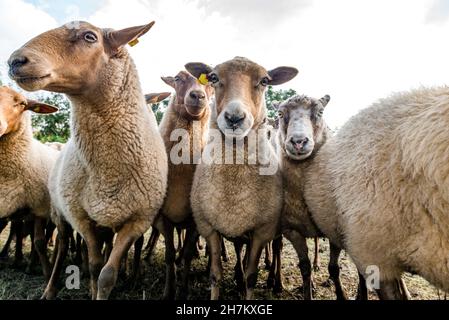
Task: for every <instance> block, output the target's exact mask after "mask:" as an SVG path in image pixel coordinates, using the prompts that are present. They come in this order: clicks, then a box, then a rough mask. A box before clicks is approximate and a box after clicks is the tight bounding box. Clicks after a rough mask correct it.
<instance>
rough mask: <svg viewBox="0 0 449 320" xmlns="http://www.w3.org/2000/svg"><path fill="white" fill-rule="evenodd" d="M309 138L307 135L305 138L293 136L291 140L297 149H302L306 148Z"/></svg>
mask: <svg viewBox="0 0 449 320" xmlns="http://www.w3.org/2000/svg"><path fill="white" fill-rule="evenodd" d="M309 141H310V140H309V138H307V137H305V138H302V137H292V138H291V139H290V142H291V144H292V145H293V146H294V147H295V149H297V150H302V149H304V148H305V147H306V146H307V144H308V143H309Z"/></svg>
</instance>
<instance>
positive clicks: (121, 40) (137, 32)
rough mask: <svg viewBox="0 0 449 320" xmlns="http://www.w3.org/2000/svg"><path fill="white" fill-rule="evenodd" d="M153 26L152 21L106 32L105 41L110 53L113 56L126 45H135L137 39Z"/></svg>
mask: <svg viewBox="0 0 449 320" xmlns="http://www.w3.org/2000/svg"><path fill="white" fill-rule="evenodd" d="M154 24H155V22H154V21H153V22H150V23H149V24H146V25H143V26H137V27H131V28H126V29H122V30H117V31H109V30H108V31H106V34H105V41H106V42H107V44H108V45H109V47H110V49H111V53H112V54H115V53H116V52H117V51H118V50H119V49H120V48H121V47H123V46H125V45H126V44H129V45H130V46H134V45H136V44H137V43H138V42H139V41H138V39H139V38H140V37H141V36H143V35H144V34H145V33H147V32H148V31H150V29H151V28H152V27H153V26H154Z"/></svg>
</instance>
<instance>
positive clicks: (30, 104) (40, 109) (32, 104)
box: [25, 100, 59, 114]
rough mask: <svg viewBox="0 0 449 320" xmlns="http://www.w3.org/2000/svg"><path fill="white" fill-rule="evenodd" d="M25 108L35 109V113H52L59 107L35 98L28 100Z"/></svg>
mask: <svg viewBox="0 0 449 320" xmlns="http://www.w3.org/2000/svg"><path fill="white" fill-rule="evenodd" d="M25 110H29V111H33V112H34V113H41V114H50V113H55V112H57V111H58V110H59V109H58V108H56V107H54V106H51V105H49V104H46V103H42V102H38V101H35V100H27V106H26V107H25Z"/></svg>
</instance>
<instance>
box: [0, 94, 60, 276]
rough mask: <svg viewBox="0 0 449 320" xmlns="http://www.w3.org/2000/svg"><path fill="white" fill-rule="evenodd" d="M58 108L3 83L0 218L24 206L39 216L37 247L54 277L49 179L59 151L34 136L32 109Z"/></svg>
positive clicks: (46, 273) (0, 98) (49, 110)
mask: <svg viewBox="0 0 449 320" xmlns="http://www.w3.org/2000/svg"><path fill="white" fill-rule="evenodd" d="M57 110H58V109H57V108H55V107H53V106H50V105H47V104H44V103H40V102H37V101H34V100H29V99H26V98H25V97H24V96H23V95H22V94H20V93H18V92H16V91H14V90H12V89H10V88H8V87H0V163H1V164H2V165H1V167H0V178H1V181H2V183H1V184H0V199H1V201H0V218H8V217H11V216H12V215H13V214H16V213H17V212H19V211H23V210H25V211H26V212H28V211H29V212H31V214H32V215H34V216H35V221H34V247H35V249H36V251H37V253H38V255H39V259H40V261H41V264H42V269H43V272H44V276H45V278H46V279H48V278H49V277H50V264H49V261H48V258H47V242H46V241H45V226H46V224H47V221H48V220H49V219H50V215H51V211H52V209H51V202H50V194H49V191H48V188H47V181H48V177H49V174H50V170H51V169H52V167H53V165H54V164H55V161H56V159H57V158H58V155H59V153H58V152H57V151H55V150H54V149H51V148H49V147H47V146H45V145H43V144H42V143H40V142H39V141H37V140H35V139H34V138H33V134H32V128H31V116H30V113H29V112H28V111H31V112H34V113H42V114H48V113H53V112H56V111H57ZM18 219H19V220H20V221H21V219H22V217H19V218H18ZM17 227H18V228H20V226H17ZM19 238H20V237H19ZM17 253H18V254H19V252H17Z"/></svg>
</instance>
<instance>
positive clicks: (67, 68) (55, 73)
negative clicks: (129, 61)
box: [8, 22, 153, 94]
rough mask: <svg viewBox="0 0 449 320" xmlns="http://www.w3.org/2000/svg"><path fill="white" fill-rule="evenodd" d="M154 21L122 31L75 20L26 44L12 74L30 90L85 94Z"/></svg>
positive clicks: (11, 66) (12, 60) (15, 59)
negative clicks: (126, 46) (124, 49)
mask: <svg viewBox="0 0 449 320" xmlns="http://www.w3.org/2000/svg"><path fill="white" fill-rule="evenodd" d="M152 25H153V23H151V24H149V25H146V26H140V27H133V28H129V29H125V30H120V31H113V30H110V29H100V28H97V27H95V26H93V25H91V24H89V23H87V22H72V23H69V24H66V25H64V26H62V27H60V28H57V29H54V30H50V31H47V32H45V33H43V34H41V35H39V36H37V37H36V38H34V39H32V40H31V41H29V42H28V43H26V44H25V45H24V46H23V47H22V48H20V49H19V50H17V51H15V52H14V53H13V54H12V55H11V57H10V58H9V61H8V64H9V75H10V77H11V78H12V79H13V80H15V81H16V82H17V83H18V84H19V86H21V87H22V88H23V89H25V90H28V91H36V90H48V91H55V92H62V93H68V94H83V93H86V92H88V91H89V89H92V88H94V87H95V84H97V83H99V82H101V81H104V80H102V79H105V77H103V76H104V73H106V72H107V71H105V70H106V68H105V66H106V65H108V64H109V63H113V61H114V58H116V57H120V56H121V54H122V53H123V50H122V49H123V46H124V45H126V44H127V43H128V42H130V41H134V40H136V39H137V38H138V37H140V36H141V35H143V34H144V33H146V32H147V31H148V30H149V29H150V28H151V26H152Z"/></svg>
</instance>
